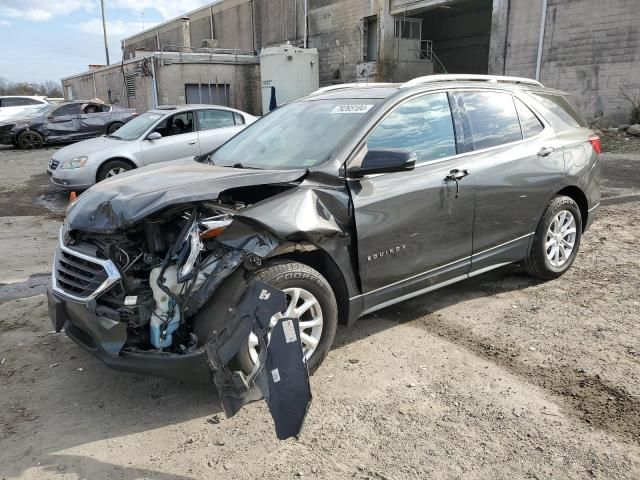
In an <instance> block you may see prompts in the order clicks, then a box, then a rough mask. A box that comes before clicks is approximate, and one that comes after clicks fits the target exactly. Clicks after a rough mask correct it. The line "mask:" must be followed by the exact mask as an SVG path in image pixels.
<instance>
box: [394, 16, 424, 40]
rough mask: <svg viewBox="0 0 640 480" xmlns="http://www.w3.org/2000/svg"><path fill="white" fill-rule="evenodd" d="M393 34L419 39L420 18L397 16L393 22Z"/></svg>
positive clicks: (398, 36)
mask: <svg viewBox="0 0 640 480" xmlns="http://www.w3.org/2000/svg"><path fill="white" fill-rule="evenodd" d="M393 36H394V37H396V38H406V39H411V40H420V38H421V36H422V20H421V19H419V18H398V19H396V20H395V22H394V29H393Z"/></svg>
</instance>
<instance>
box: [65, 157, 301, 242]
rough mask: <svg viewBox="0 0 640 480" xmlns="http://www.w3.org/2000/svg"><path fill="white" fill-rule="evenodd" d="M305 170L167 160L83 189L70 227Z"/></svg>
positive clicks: (123, 222)
mask: <svg viewBox="0 0 640 480" xmlns="http://www.w3.org/2000/svg"><path fill="white" fill-rule="evenodd" d="M305 174H306V170H246V169H239V168H230V167H216V166H212V165H203V164H201V163H197V162H194V161H191V162H186V163H185V162H180V161H178V162H169V163H162V164H158V165H151V166H148V167H145V168H141V169H136V170H132V171H130V172H127V173H124V174H121V175H118V176H116V177H112V178H110V179H108V180H105V181H102V182H100V183H98V184H96V185H95V186H93V187H91V188H90V189H89V190H87V191H86V192H84V193H83V194H82V195H80V197H78V200H76V202H75V203H74V204H73V205H72V206H71V207H70V208H69V211H68V213H67V221H68V225H69V228H71V229H74V230H82V231H85V232H95V233H100V232H112V231H114V230H117V229H119V228H123V227H126V226H128V225H132V224H134V223H136V222H138V221H140V220H142V219H143V218H145V217H147V216H149V215H151V214H153V213H156V212H159V211H160V210H162V209H164V208H166V207H169V206H171V205H177V204H181V203H189V202H197V201H205V200H215V199H217V198H218V196H219V195H220V193H222V192H223V191H225V190H229V189H231V188H237V187H247V186H252V185H267V184H275V183H286V182H293V181H295V180H298V179H300V178H302V177H303V176H304V175H305Z"/></svg>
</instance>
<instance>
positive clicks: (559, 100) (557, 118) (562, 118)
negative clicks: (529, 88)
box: [532, 93, 587, 130]
mask: <svg viewBox="0 0 640 480" xmlns="http://www.w3.org/2000/svg"><path fill="white" fill-rule="evenodd" d="M532 95H533V96H534V97H535V98H536V100H538V101H539V102H540V103H542V105H543V106H544V107H545V108H547V109H548V110H549V111H550V112H551V114H552V115H553V118H551V119H549V118H547V120H551V125H552V126H553V127H554V128H555V129H556V130H568V129H572V128H579V127H586V126H587V123H586V122H585V121H584V120H583V119H582V117H581V116H580V114H579V113H578V112H577V111H576V109H575V107H574V106H573V105H572V104H571V102H570V100H569V99H568V98H567V97H565V96H562V95H550V94H544V93H533V94H532ZM545 118H546V117H545Z"/></svg>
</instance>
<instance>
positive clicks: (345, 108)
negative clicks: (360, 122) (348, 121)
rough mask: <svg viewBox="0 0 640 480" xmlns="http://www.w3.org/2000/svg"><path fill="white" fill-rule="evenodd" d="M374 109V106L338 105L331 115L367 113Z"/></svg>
mask: <svg viewBox="0 0 640 480" xmlns="http://www.w3.org/2000/svg"><path fill="white" fill-rule="evenodd" d="M372 108H373V105H338V106H337V107H335V108H334V109H333V110H331V113H366V112H368V111H369V110H371V109H372Z"/></svg>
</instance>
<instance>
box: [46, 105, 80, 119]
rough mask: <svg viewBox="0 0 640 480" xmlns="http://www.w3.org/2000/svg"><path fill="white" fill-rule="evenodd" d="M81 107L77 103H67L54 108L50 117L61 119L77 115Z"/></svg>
mask: <svg viewBox="0 0 640 480" xmlns="http://www.w3.org/2000/svg"><path fill="white" fill-rule="evenodd" d="M80 107H81V105H80V104H79V103H68V104H66V105H61V106H59V107H58V108H56V109H55V110H54V111H53V112H52V113H51V115H52V116H54V117H62V116H64V115H78V114H79V113H80Z"/></svg>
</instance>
